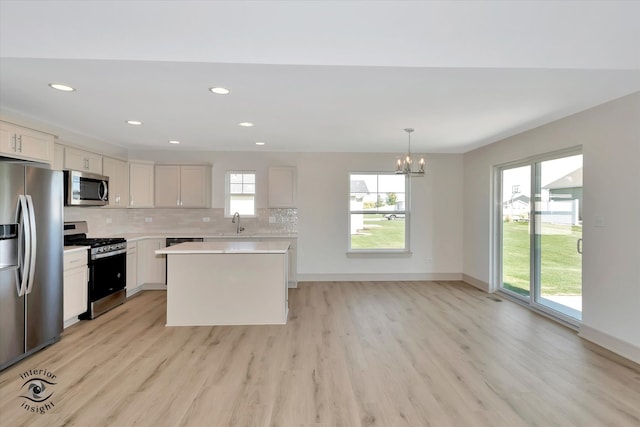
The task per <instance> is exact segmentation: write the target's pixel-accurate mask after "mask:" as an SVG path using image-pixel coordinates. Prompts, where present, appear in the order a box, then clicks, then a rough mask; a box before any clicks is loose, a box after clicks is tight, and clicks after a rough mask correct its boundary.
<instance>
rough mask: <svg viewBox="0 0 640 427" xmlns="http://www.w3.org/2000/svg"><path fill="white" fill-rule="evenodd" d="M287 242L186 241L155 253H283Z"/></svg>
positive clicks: (286, 248) (286, 249)
mask: <svg viewBox="0 0 640 427" xmlns="http://www.w3.org/2000/svg"><path fill="white" fill-rule="evenodd" d="M288 250H289V242H286V241H280V240H255V241H226V240H221V241H216V242H186V243H180V244H179V245H175V246H170V247H168V248H164V249H158V250H157V251H156V254H166V255H176V254H284V253H287V251H288Z"/></svg>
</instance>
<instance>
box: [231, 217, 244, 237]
mask: <svg viewBox="0 0 640 427" xmlns="http://www.w3.org/2000/svg"><path fill="white" fill-rule="evenodd" d="M236 220H238V221H237V222H236ZM231 223H232V224H238V225H237V226H236V234H240V233H241V232H243V231H244V227H240V214H239V213H238V212H236V213H234V214H233V219H232V220H231Z"/></svg>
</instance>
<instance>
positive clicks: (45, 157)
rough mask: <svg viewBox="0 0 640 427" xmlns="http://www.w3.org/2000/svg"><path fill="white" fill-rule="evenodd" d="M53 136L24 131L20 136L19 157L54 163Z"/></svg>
mask: <svg viewBox="0 0 640 427" xmlns="http://www.w3.org/2000/svg"><path fill="white" fill-rule="evenodd" d="M53 141H54V137H53V135H48V134H46V133H42V132H37V131H32V130H30V129H22V130H21V131H20V134H19V135H18V151H19V153H18V154H19V155H20V156H21V157H23V158H27V159H35V160H40V161H43V162H45V163H49V164H51V163H53V143H54V142H53Z"/></svg>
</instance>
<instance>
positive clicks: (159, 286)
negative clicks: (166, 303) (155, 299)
mask: <svg viewBox="0 0 640 427" xmlns="http://www.w3.org/2000/svg"><path fill="white" fill-rule="evenodd" d="M140 289H142V290H143V291H166V290H167V285H165V284H164V283H145V284H144V285H142V286H140Z"/></svg>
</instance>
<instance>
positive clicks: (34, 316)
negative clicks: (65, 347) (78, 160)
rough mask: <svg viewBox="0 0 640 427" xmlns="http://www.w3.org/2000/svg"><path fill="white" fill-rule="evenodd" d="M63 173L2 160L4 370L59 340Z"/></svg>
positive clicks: (0, 336)
mask: <svg viewBox="0 0 640 427" xmlns="http://www.w3.org/2000/svg"><path fill="white" fill-rule="evenodd" d="M62 229H63V180H62V172H59V171H52V170H49V169H44V168H40V167H35V166H30V165H26V164H24V163H22V164H21V163H10V162H3V161H0V370H2V369H4V368H6V367H8V366H10V365H12V364H14V363H15V362H17V361H19V360H20V359H22V358H24V357H26V356H28V355H30V354H31V353H34V352H36V351H38V350H40V349H42V348H43V347H45V346H47V345H49V344H51V343H53V342H55V341H57V340H59V339H60V333H61V332H62V274H63V273H62V260H63V251H64V248H63V237H62V232H63V230H62Z"/></svg>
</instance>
